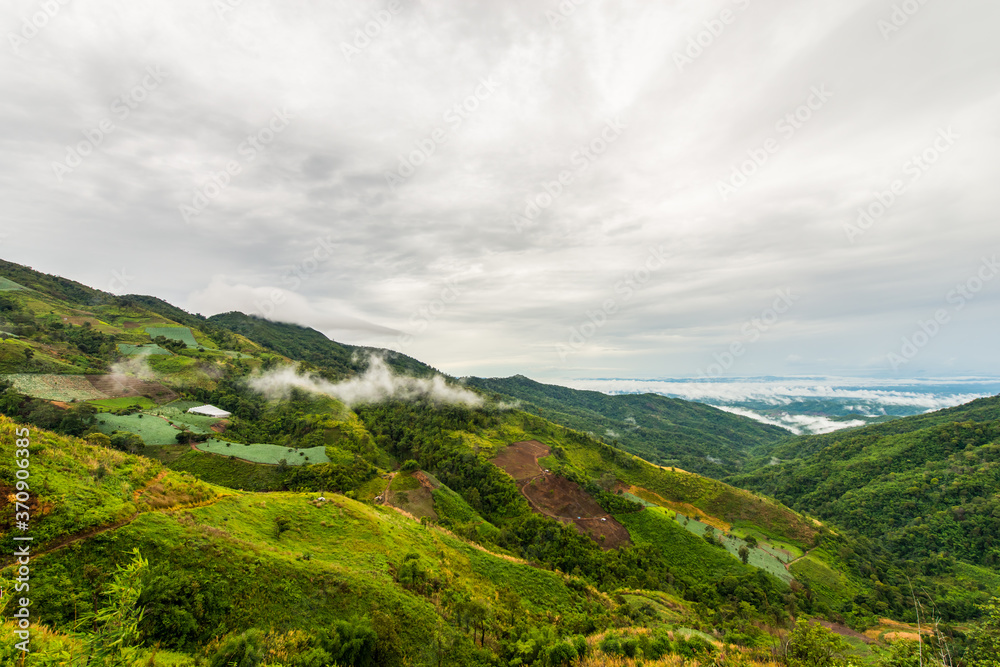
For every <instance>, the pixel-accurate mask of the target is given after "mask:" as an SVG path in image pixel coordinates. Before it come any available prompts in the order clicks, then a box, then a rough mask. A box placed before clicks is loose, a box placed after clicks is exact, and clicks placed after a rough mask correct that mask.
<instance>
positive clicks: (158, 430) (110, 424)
mask: <svg viewBox="0 0 1000 667" xmlns="http://www.w3.org/2000/svg"><path fill="white" fill-rule="evenodd" d="M97 430H99V431H100V432H101V433H105V434H108V435H110V434H111V433H113V432H114V431H128V432H129V433H135V434H136V435H138V436H139V437H140V438H142V441H143V442H145V443H146V444H147V445H176V444H177V433H178V432H179V431H178V429H176V428H174V427H173V426H171V425H170V424H169V423H168V422H167V420H166V419H163V418H161V417H157V416H156V415H149V414H143V413H141V412H140V413H138V414H133V415H112V414H102V415H98V417H97Z"/></svg>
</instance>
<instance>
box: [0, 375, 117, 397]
mask: <svg viewBox="0 0 1000 667" xmlns="http://www.w3.org/2000/svg"><path fill="white" fill-rule="evenodd" d="M6 378H7V379H8V380H10V382H11V383H13V385H14V388H15V389H17V390H18V391H19V392H21V393H22V394H26V395H28V396H32V397H34V398H43V399H45V400H47V401H66V402H69V401H89V400H93V399H99V398H107V397H108V396H107V394H105V393H104V392H101V391H98V390H97V389H96V388H95V387H94V386H93V385H92V384H90V382H88V381H87V378H86V377H84V376H82V375H48V374H37V375H36V374H33V373H17V374H13V375H7V376H6Z"/></svg>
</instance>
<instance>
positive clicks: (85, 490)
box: [0, 415, 216, 548]
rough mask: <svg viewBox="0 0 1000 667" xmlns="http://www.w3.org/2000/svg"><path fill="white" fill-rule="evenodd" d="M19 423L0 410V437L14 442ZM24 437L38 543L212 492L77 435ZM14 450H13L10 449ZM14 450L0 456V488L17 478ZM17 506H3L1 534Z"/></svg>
mask: <svg viewBox="0 0 1000 667" xmlns="http://www.w3.org/2000/svg"><path fill="white" fill-rule="evenodd" d="M19 427H20V425H18V424H16V423H15V422H13V421H11V420H10V419H8V418H7V417H5V416H2V415H0V442H4V443H14V442H15V441H16V439H17V438H19V437H23V436H17V435H15V430H16V429H17V428H19ZM28 439H29V440H30V446H29V451H30V455H29V459H30V461H31V464H30V466H29V468H28V470H29V471H30V477H29V480H28V481H29V485H30V493H31V495H32V500H31V502H30V505H31V511H30V513H31V519H30V524H31V532H30V534H31V535H32V536H33V537H34V538H35V542H34V545H35V547H36V548H43V547H44V546H45V544H46V543H47V542H50V541H52V540H55V539H57V538H59V537H62V536H65V535H68V534H75V533H79V532H82V531H86V530H88V529H92V528H97V527H100V526H105V525H108V524H113V523H116V522H120V521H124V520H127V519H129V518H130V517H132V516H134V515H135V514H136V513H138V512H145V511H150V510H151V509H153V508H155V507H160V506H169V505H172V504H180V503H196V502H203V501H205V500H207V499H209V498H211V497H213V496H214V495H215V494H216V491H214V490H213V489H211V488H210V487H209V486H208V485H206V484H204V483H202V482H200V481H198V480H195V479H193V478H190V477H183V476H180V475H174V474H165V475H164V476H163V477H159V476H160V474H161V473H163V472H164V471H163V470H162V468H161V466H160V465H159V464H158V463H157V462H155V461H152V460H150V459H146V458H142V457H136V456H131V455H129V454H124V453H122V452H118V451H115V450H111V449H106V448H103V447H95V446H93V445H90V444H87V443H86V442H83V441H82V440H78V439H76V438H69V437H64V436H58V435H55V434H53V433H50V432H48V431H42V430H40V429H35V428H31V429H30V434H29V437H28ZM11 454H13V452H11ZM15 469H16V468H15V464H14V458H13V456H12V455H9V456H5V457H2V458H0V487H2V488H0V493H2V494H3V495H4V496H6V495H7V494H9V493H11V492H12V489H13V487H14V485H15V482H16V477H15ZM14 512H15V507H14V505H13V504H7V505H5V506H4V508H3V510H2V517H3V518H2V521H3V523H2V528H3V533H2V534H3V536H6V535H7V534H9V533H10V531H11V530H12V528H13V519H14Z"/></svg>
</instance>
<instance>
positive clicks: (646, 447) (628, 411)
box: [463, 375, 790, 477]
mask: <svg viewBox="0 0 1000 667" xmlns="http://www.w3.org/2000/svg"><path fill="white" fill-rule="evenodd" d="M463 382H465V384H466V385H467V386H470V387H476V388H477V389H482V390H484V391H490V392H494V393H496V394H499V395H501V396H504V397H506V398H509V399H514V400H517V401H523V402H524V405H522V406H520V407H521V409H524V410H528V411H530V412H532V413H534V414H540V415H544V416H545V417H546V418H548V419H551V420H552V421H554V422H557V423H559V424H563V425H564V426H568V427H570V428H574V429H577V430H580V431H585V432H589V433H593V434H595V436H596V437H599V438H601V439H604V440H606V441H609V442H614V443H616V444H618V445H620V446H621V447H622V449H625V450H626V451H628V452H631V453H633V454H636V455H638V456H641V457H643V458H645V459H646V460H648V461H651V462H653V463H657V464H659V465H663V466H674V467H680V468H684V469H686V470H690V471H692V472H697V473H701V474H703V475H709V476H711V477H723V476H725V475H727V474H731V473H733V472H736V471H738V470H740V469H741V468H742V465H743V460H744V459H745V458H746V456H747V455H748V453H749V452H750V450H751V449H753V448H754V447H757V446H759V445H763V444H768V443H776V442H778V441H780V440H782V439H784V438H787V437H788V436H789V435H790V434H789V432H788V431H787V430H785V429H783V428H779V427H777V426H771V425H769V424H761V423H759V422H756V421H754V420H751V419H747V418H746V417H742V416H739V415H734V414H731V413H728V412H724V411H722V410H719V409H717V408H713V407H711V406H709V405H704V404H702V403H693V402H691V401H683V400H680V399H676V398H667V397H666V396H660V395H657V394H624V395H618V396H609V395H607V394H602V393H600V392H596V391H581V390H577V389H569V388H567V387H560V386H558V385H552V384H542V383H540V382H536V381H534V380H531V379H529V378H526V377H524V376H523V375H516V376H514V377H509V378H489V379H487V378H474V377H470V378H463Z"/></svg>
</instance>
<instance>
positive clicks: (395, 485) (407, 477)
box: [391, 472, 420, 493]
mask: <svg viewBox="0 0 1000 667" xmlns="http://www.w3.org/2000/svg"><path fill="white" fill-rule="evenodd" d="M391 488H392V491H393V492H394V493H398V492H400V491H413V490H414V489H419V488H420V480H418V479H417V478H416V477H414V476H413V475H411V474H410V473H407V472H401V473H399V474H398V475H396V476H395V477H394V478H393V479H392V487H391Z"/></svg>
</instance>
